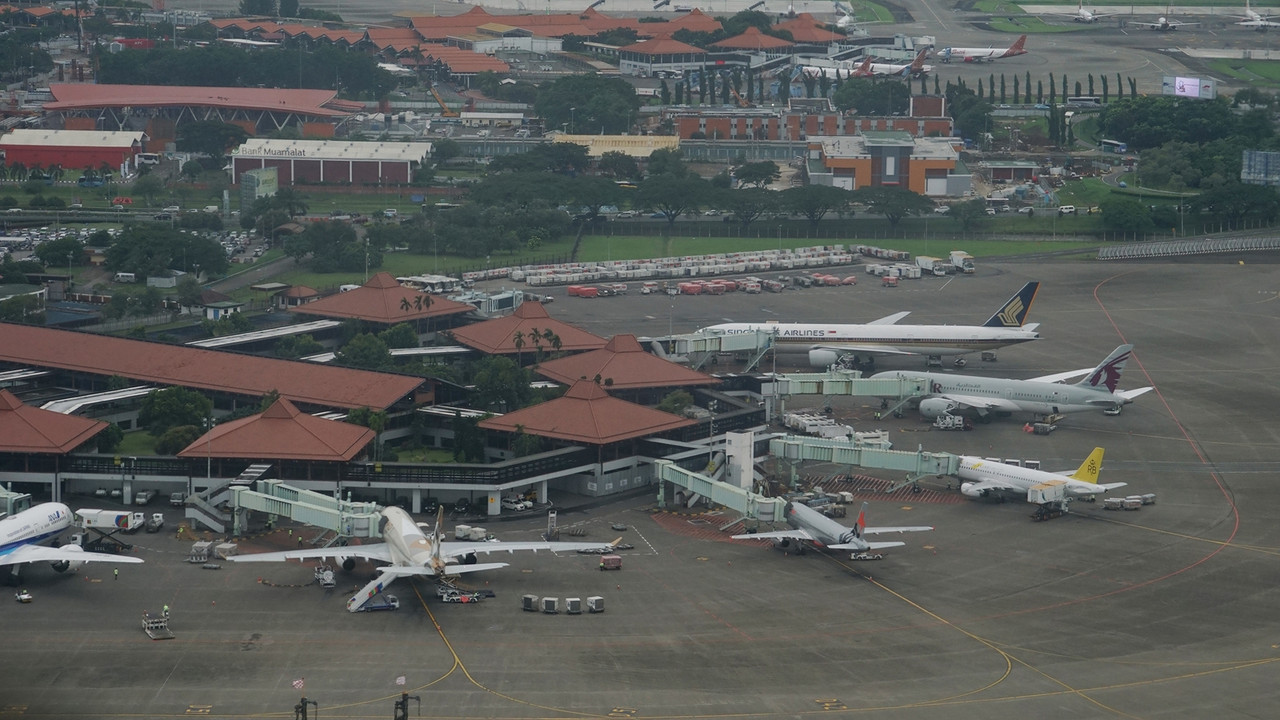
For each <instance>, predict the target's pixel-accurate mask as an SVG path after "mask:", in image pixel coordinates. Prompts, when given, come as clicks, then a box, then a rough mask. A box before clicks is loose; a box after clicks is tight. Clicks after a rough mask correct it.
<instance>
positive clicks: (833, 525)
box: [733, 502, 933, 552]
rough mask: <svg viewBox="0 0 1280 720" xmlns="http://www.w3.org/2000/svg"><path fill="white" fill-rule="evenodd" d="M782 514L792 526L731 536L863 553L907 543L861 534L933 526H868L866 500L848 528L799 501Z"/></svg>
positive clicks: (777, 543) (775, 543)
mask: <svg viewBox="0 0 1280 720" xmlns="http://www.w3.org/2000/svg"><path fill="white" fill-rule="evenodd" d="M785 513H786V516H787V524H788V525H790V526H791V527H792V528H793V529H791V530H778V531H775V532H762V533H747V534H745V535H734V536H733V539H734V540H758V539H761V538H772V539H773V541H774V545H776V546H777V547H779V548H789V547H791V546H792V543H794V544H795V545H796V546H797V547H799V548H800V549H801V550H803V548H804V544H805V543H809V544H811V545H813V546H815V547H821V548H829V549H831V550H852V551H853V552H866V551H867V550H881V549H884V548H891V547H901V546H903V545H906V543H903V542H868V541H866V540H863V539H862V536H863V535H880V534H883V533H904V532H925V531H927V530H932V529H933V528H932V527H931V526H928V525H908V526H902V527H879V528H869V527H867V523H866V517H867V503H865V502H864V503H862V510H861V511H859V512H858V522H857V523H855V524H854V526H853V527H851V528H849V527H845V526H844V525H841V524H840V523H838V522H836V521H835V520H832V519H831V518H829V517H827V516H826V515H823V514H822V513H820V512H818V511H817V510H814V509H813V508H811V507H809V506H808V505H803V504H801V503H795V502H790V503H787V507H786V510H785Z"/></svg>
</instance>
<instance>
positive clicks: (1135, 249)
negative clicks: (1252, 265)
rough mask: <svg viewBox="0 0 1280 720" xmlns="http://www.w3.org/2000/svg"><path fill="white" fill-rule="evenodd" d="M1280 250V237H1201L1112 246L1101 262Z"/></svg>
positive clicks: (1100, 252)
mask: <svg viewBox="0 0 1280 720" xmlns="http://www.w3.org/2000/svg"><path fill="white" fill-rule="evenodd" d="M1266 250H1280V237H1274V236H1273V237H1233V238H1202V239H1198V240H1169V241H1163V242H1147V243H1131V244H1128V245H1109V246H1106V247H1102V248H1099V250H1098V259H1099V260H1141V259H1145V258H1167V257H1183V256H1190V255H1213V254H1219V253H1233V252H1258V251H1266Z"/></svg>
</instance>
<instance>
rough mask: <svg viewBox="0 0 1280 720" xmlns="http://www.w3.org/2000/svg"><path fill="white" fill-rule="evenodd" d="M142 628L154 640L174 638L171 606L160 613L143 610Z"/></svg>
mask: <svg viewBox="0 0 1280 720" xmlns="http://www.w3.org/2000/svg"><path fill="white" fill-rule="evenodd" d="M142 630H143V632H145V633H146V634H147V637H149V638H151V639H152V640H172V639H173V638H174V637H175V636H174V634H173V631H172V630H170V629H169V608H168V607H165V609H164V610H162V611H161V612H158V613H153V612H150V611H143V613H142Z"/></svg>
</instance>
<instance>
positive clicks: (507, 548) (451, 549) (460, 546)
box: [440, 540, 613, 567]
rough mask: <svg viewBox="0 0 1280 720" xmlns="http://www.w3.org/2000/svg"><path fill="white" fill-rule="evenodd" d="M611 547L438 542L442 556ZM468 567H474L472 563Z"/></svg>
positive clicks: (606, 544)
mask: <svg viewBox="0 0 1280 720" xmlns="http://www.w3.org/2000/svg"><path fill="white" fill-rule="evenodd" d="M606 547H613V543H606V542H594V543H588V542H546V541H544V540H538V541H534V542H519V541H518V542H483V541H478V542H452V541H450V542H442V543H440V554H441V555H443V556H444V557H447V558H448V557H458V556H460V555H471V554H473V553H484V554H485V555H488V554H489V553H495V552H515V551H517V550H532V551H534V552H537V551H539V550H550V551H551V552H577V551H578V550H599V549H601V548H606ZM468 567H475V566H474V565H471V566H468Z"/></svg>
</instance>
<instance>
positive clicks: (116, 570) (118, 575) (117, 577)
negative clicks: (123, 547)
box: [112, 568, 120, 580]
mask: <svg viewBox="0 0 1280 720" xmlns="http://www.w3.org/2000/svg"><path fill="white" fill-rule="evenodd" d="M112 572H113V573H115V576H116V579H117V580H119V579H120V568H116V569H115V570H112Z"/></svg>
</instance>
